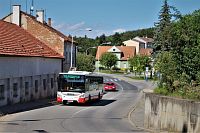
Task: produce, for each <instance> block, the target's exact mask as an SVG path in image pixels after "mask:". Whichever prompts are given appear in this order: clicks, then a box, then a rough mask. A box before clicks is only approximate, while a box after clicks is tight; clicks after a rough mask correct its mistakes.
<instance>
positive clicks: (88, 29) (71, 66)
mask: <svg viewBox="0 0 200 133" xmlns="http://www.w3.org/2000/svg"><path fill="white" fill-rule="evenodd" d="M78 31H92V29H91V28H86V29H78V30H76V31H74V32H78ZM73 46H74V37H73V35H72V43H71V50H70V51H71V58H70V70H71V69H72V68H73V62H72V60H73V57H72V56H73V54H72V51H73Z"/></svg>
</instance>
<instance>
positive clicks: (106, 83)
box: [106, 83, 114, 86]
mask: <svg viewBox="0 0 200 133" xmlns="http://www.w3.org/2000/svg"><path fill="white" fill-rule="evenodd" d="M106 85H109V86H111V85H114V83H106Z"/></svg>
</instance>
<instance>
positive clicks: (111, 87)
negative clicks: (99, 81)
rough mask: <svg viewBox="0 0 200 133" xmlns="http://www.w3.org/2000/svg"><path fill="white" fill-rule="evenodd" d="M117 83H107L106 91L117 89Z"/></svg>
mask: <svg viewBox="0 0 200 133" xmlns="http://www.w3.org/2000/svg"><path fill="white" fill-rule="evenodd" d="M116 88H117V87H116V85H115V84H114V83H113V82H108V83H105V85H104V90H105V91H116Z"/></svg>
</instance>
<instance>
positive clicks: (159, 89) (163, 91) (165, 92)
mask: <svg viewBox="0 0 200 133" xmlns="http://www.w3.org/2000/svg"><path fill="white" fill-rule="evenodd" d="M154 92H155V93H157V94H162V95H168V93H169V92H168V90H167V89H166V88H164V87H157V88H156V89H154Z"/></svg>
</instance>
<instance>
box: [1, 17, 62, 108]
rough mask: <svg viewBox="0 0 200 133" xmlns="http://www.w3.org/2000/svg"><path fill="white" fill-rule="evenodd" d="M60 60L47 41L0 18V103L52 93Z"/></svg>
mask: <svg viewBox="0 0 200 133" xmlns="http://www.w3.org/2000/svg"><path fill="white" fill-rule="evenodd" d="M62 60H63V55H61V54H59V53H58V52H56V51H55V50H53V49H52V48H51V47H50V46H49V44H47V43H44V42H42V41H40V40H39V39H37V38H35V37H34V36H33V35H32V34H30V33H29V32H28V31H26V30H24V29H23V28H21V27H19V26H18V25H16V24H12V23H8V22H5V21H2V20H0V64H1V65H0V106H4V105H8V104H15V103H19V102H25V101H30V100H35V99H40V98H46V97H53V96H55V95H56V91H57V90H56V88H57V84H56V77H57V75H58V73H59V72H61V69H62V68H61V64H62Z"/></svg>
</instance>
